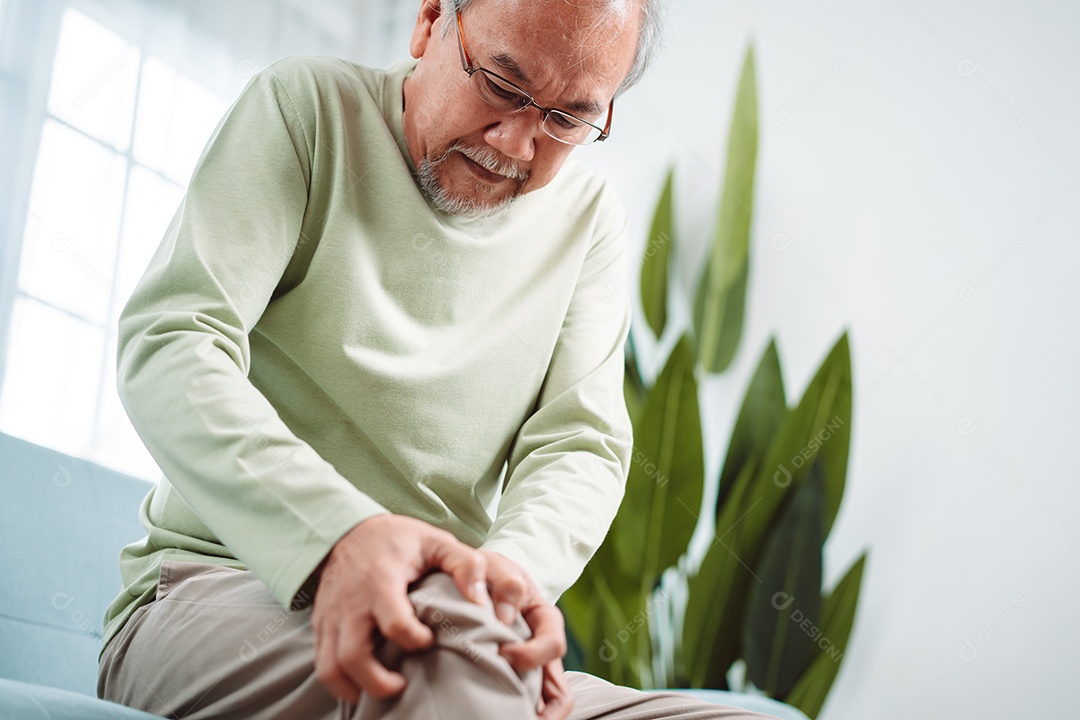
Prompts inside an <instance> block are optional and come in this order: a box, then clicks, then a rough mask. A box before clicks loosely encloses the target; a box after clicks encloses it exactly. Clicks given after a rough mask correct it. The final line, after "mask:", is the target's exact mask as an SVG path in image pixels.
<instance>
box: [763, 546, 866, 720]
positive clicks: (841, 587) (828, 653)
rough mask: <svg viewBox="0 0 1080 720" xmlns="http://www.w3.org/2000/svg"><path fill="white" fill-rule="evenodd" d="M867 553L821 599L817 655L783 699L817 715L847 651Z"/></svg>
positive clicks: (810, 714)
mask: <svg viewBox="0 0 1080 720" xmlns="http://www.w3.org/2000/svg"><path fill="white" fill-rule="evenodd" d="M865 565H866V553H863V554H862V555H861V556H860V557H859V559H858V560H857V561H855V564H854V565H852V566H851V568H850V569H848V571H847V573H845V574H844V577H843V579H842V580H840V582H839V583H837V585H836V588H835V589H834V590H833V591H832V593H831V594H830V595H829V596H828V597H826V598H825V600H824V601H823V602H822V608H821V633H820V637H819V639H818V641H817V648H818V655H817V657H816V658H815V659H814V661H813V662H812V663H811V664H810V667H809V668H807V670H806V672H804V673H803V674H802V677H800V678H799V681H798V682H797V683H795V687H794V688H792V690H791V692H790V693H788V694H787V696H786V697H784V698H783V699H784V702H786V703H788V704H789V705H794V706H795V707H797V708H799V709H800V710H802V711H803V712H804V713H806V714H807V715H808V716H809V717H811V718H815V717H817V716H818V714H819V713H820V712H821V708H822V706H823V705H824V704H825V698H826V697H827V696H828V694H829V690H830V689H831V688H832V685H833V681H835V680H836V675H837V673H839V672H840V663H841V661H842V660H843V659H844V653H845V652H846V651H847V645H848V639H849V638H850V637H851V628H852V625H853V624H854V622H855V608H856V607H857V606H858V604H859V592H860V589H861V587H862V575H863V568H864V566H865Z"/></svg>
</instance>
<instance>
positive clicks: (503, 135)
mask: <svg viewBox="0 0 1080 720" xmlns="http://www.w3.org/2000/svg"><path fill="white" fill-rule="evenodd" d="M543 132H544V130H543V128H541V127H540V114H539V112H537V111H536V110H534V109H532V108H526V109H525V110H522V111H521V112H515V113H507V114H504V115H503V116H502V117H500V118H499V121H498V122H496V123H494V124H493V125H491V126H490V127H488V129H487V130H486V131H485V132H484V140H485V141H487V143H488V145H491V147H493V148H495V149H496V150H498V151H499V152H501V153H502V154H503V155H506V156H507V157H509V158H513V159H514V160H520V161H522V162H531V161H532V159H533V155H535V154H536V135H537V133H543Z"/></svg>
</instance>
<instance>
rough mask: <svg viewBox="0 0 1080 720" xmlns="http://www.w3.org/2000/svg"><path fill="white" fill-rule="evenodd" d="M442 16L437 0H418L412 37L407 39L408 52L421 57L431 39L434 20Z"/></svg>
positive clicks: (415, 56)
mask: <svg viewBox="0 0 1080 720" xmlns="http://www.w3.org/2000/svg"><path fill="white" fill-rule="evenodd" d="M441 16H442V7H441V3H440V2H439V0H420V12H418V13H417V14H416V26H415V27H413V31H412V39H410V40H409V54H410V55H412V56H413V57H414V58H421V57H423V56H424V53H425V52H427V47H428V42H430V41H431V36H432V28H433V27H434V25H435V21H436V20H438V19H439V18H440V17H441Z"/></svg>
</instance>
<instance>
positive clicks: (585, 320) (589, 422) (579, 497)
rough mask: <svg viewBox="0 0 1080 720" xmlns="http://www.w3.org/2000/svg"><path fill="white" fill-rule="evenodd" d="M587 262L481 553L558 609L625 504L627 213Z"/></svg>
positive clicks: (628, 434)
mask: <svg viewBox="0 0 1080 720" xmlns="http://www.w3.org/2000/svg"><path fill="white" fill-rule="evenodd" d="M612 215H613V216H614V218H613V220H612V221H611V222H610V223H609V227H608V231H607V233H606V234H601V236H600V238H599V240H598V241H597V242H596V243H595V244H594V245H593V247H591V248H590V250H589V252H588V254H587V255H586V257H585V260H584V263H583V267H582V271H581V275H580V277H579V279H578V281H577V285H576V287H575V289H574V292H573V296H572V298H571V301H570V306H569V308H568V310H567V313H566V317H565V320H564V322H563V326H562V328H561V330H560V332H559V337H558V341H557V343H556V346H555V351H554V353H553V356H552V358H551V362H550V365H549V368H548V372H547V375H546V377H545V379H544V383H543V386H542V388H541V392H540V396H539V398H538V400H537V404H536V408H535V409H534V411H533V413H532V415H531V416H530V417H529V418H528V420H527V421H526V422H525V423H524V424H523V425H522V427H521V429H520V431H519V432H518V434H517V436H516V438H515V441H514V445H513V448H512V451H511V454H510V458H509V461H508V466H507V476H506V477H507V481H506V487H505V490H504V492H503V496H502V498H501V500H500V503H499V506H498V513H497V516H496V518H495V521H494V524H493V525H492V527H491V529H490V531H489V533H488V537H487V540H486V541H485V542H484V547H485V548H487V549H490V550H493V551H495V552H498V553H500V554H502V555H505V556H506V557H508V558H510V559H511V560H514V561H515V562H516V563H517V564H518V565H520V566H521V567H522V568H524V569H525V570H526V571H527V572H529V573H530V575H531V576H532V578H533V580H534V581H535V582H536V584H537V586H538V588H539V589H540V591H541V593H542V594H543V595H544V596H545V597H546V598H547V599H548V600H551V601H554V600H555V599H557V598H558V596H559V595H561V594H562V593H563V592H564V591H565V590H566V589H567V588H568V587H570V585H572V584H573V583H574V581H575V580H576V579H577V578H578V576H579V575H580V574H581V571H582V569H583V568H584V567H585V563H587V562H588V560H589V558H590V557H592V555H593V553H594V552H595V551H596V549H597V548H598V547H599V546H600V543H601V542H602V541H603V539H604V536H605V534H606V533H607V530H608V527H609V526H610V525H611V522H612V520H613V519H614V517H615V513H616V511H617V510H618V507H619V503H620V501H621V500H622V495H623V490H624V488H625V483H626V475H627V471H628V469H629V461H630V453H631V448H632V429H631V425H630V419H629V417H628V414H627V410H626V402H625V399H624V397H623V367H624V365H623V363H624V360H623V357H624V356H623V345H624V343H625V341H626V336H627V333H628V331H629V327H630V302H629V296H628V293H627V290H626V278H627V272H626V233H625V227H626V224H625V219H624V216H623V213H622V210H621V207H620V208H619V209H618V211H617V212H615V211H613V212H612Z"/></svg>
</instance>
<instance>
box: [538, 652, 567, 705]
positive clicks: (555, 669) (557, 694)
mask: <svg viewBox="0 0 1080 720" xmlns="http://www.w3.org/2000/svg"><path fill="white" fill-rule="evenodd" d="M540 694H541V697H542V699H543V707H542V708H540V709H539V713H540V715H539V718H540V720H564V718H566V717H567V716H568V715H569V714H570V712H571V711H572V710H573V709H574V695H573V693H572V692H571V691H570V683H569V682H568V681H567V679H566V673H565V672H564V671H563V666H562V660H558V659H556V660H552V661H551V662H549V663H548V664H547V665H545V666H544V683H543V687H542V688H541V693H540Z"/></svg>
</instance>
